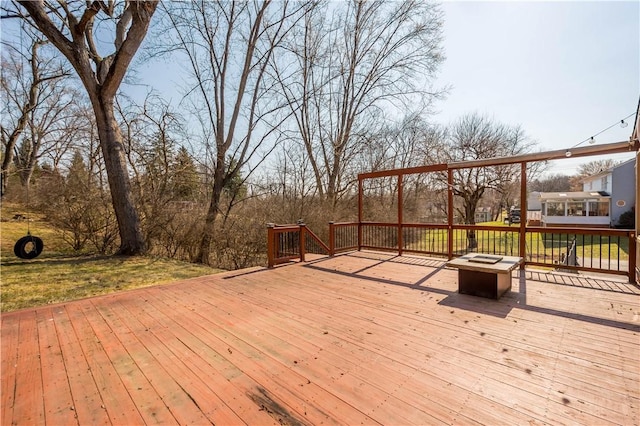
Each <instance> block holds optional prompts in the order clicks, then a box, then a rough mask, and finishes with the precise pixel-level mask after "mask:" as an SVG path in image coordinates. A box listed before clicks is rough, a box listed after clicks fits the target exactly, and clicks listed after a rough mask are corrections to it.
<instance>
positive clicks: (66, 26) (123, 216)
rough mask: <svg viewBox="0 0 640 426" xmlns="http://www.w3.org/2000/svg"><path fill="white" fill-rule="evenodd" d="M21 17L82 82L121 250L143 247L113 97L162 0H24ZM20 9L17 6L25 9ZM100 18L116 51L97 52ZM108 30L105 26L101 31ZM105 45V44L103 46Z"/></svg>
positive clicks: (139, 250)
mask: <svg viewBox="0 0 640 426" xmlns="http://www.w3.org/2000/svg"><path fill="white" fill-rule="evenodd" d="M18 3H19V4H20V5H21V7H22V8H23V9H24V10H25V11H26V12H27V14H25V15H23V18H24V19H25V20H27V22H30V23H32V24H33V25H34V26H35V27H37V28H38V29H39V30H40V31H41V32H42V33H43V34H44V36H45V37H46V38H47V39H48V40H49V41H50V42H51V43H52V44H53V45H54V46H55V47H56V48H57V49H58V50H59V51H60V52H61V53H62V54H63V55H64V56H65V57H66V58H67V60H68V61H69V63H71V65H72V66H73V68H74V69H75V70H76V72H77V74H78V76H79V77H80V80H81V81H82V84H83V85H84V87H85V89H86V91H87V94H88V96H89V99H90V101H91V105H92V106H93V111H94V113H95V116H96V126H97V128H98V136H99V139H100V145H101V148H102V154H103V158H104V161H105V165H106V170H107V176H108V181H109V188H110V191H111V197H112V201H113V206H114V210H115V212H116V217H117V220H118V228H119V233H120V249H119V251H118V253H119V254H127V255H135V254H141V253H144V251H145V242H144V237H143V234H142V231H141V227H140V218H139V215H138V212H137V210H136V208H135V205H134V201H133V197H132V192H131V184H130V181H129V175H128V172H127V163H126V158H125V155H124V146H123V143H122V134H121V130H120V127H119V126H118V122H117V121H116V117H115V114H114V99H115V97H116V93H117V90H118V88H119V87H120V83H121V82H122V80H123V78H124V76H125V73H126V72H127V69H128V67H129V64H130V63H131V61H132V59H133V57H134V55H135V53H136V51H137V50H138V48H139V47H140V44H141V43H142V40H143V39H144V37H145V35H146V33H147V29H148V27H149V23H150V21H151V17H152V16H153V14H154V12H155V9H156V7H157V5H158V0H149V1H125V2H121V3H118V4H116V2H115V0H109V1H107V2H105V1H97V0H96V1H92V2H75V1H74V2H66V1H64V0H58V1H57V4H54V3H53V2H45V1H43V0H39V1H31V0H20V1H18ZM21 11H22V9H19V8H17V12H18V13H21ZM97 17H100V18H102V17H106V18H107V19H105V20H102V21H100V22H101V24H103V28H106V27H107V26H108V25H112V27H111V28H110V30H111V31H112V32H113V34H114V39H113V52H112V53H111V54H108V55H103V54H101V53H100V52H99V49H98V45H99V43H97V42H96V38H95V34H94V24H95V22H96V18H97ZM105 34H107V31H101V36H103V37H104V35H105ZM101 47H102V45H101Z"/></svg>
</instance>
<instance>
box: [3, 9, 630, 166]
mask: <svg viewBox="0 0 640 426" xmlns="http://www.w3.org/2000/svg"><path fill="white" fill-rule="evenodd" d="M336 1H340V0H336ZM442 11H443V12H444V41H443V48H444V51H445V55H446V60H445V61H444V62H443V64H442V66H441V70H440V72H439V74H438V78H437V80H436V81H435V82H433V84H434V85H435V87H445V86H449V87H450V88H451V89H450V91H449V94H448V96H447V97H446V98H445V99H443V100H441V101H438V102H437V103H436V104H435V109H436V111H437V114H436V115H435V116H434V117H433V118H432V120H433V121H435V122H438V123H441V124H447V123H449V122H451V121H453V120H455V119H457V118H459V117H461V116H462V115H464V114H467V113H474V112H477V113H480V114H484V115H487V116H489V117H491V118H493V119H495V120H496V121H499V122H501V123H504V124H508V125H519V126H521V127H522V129H523V130H524V131H525V133H526V134H527V135H528V136H529V138H530V139H531V140H533V141H536V142H537V146H536V147H535V148H534V150H535V151H549V150H558V149H568V148H571V147H574V146H575V145H577V144H580V143H581V142H583V141H585V140H586V139H588V138H590V137H591V136H593V135H595V134H597V133H600V132H601V131H602V130H603V129H606V128H607V127H610V126H612V125H613V127H612V128H611V129H610V130H608V131H606V132H604V133H602V134H600V135H598V136H596V138H595V139H596V143H597V144H604V143H612V142H620V141H625V140H628V139H629V136H630V135H631V132H632V130H633V121H634V118H635V112H636V110H637V107H638V100H639V97H640V1H639V0H635V1H625V2H616V1H565V2H558V1H533V2H531V1H530V2H524V1H466V2H463V1H444V2H443V3H442ZM3 33H4V29H3ZM140 56H141V55H139V57H138V58H137V59H136V61H135V72H134V73H135V75H136V76H137V79H138V81H144V83H151V87H149V86H146V87H145V85H144V84H143V85H126V84H125V85H123V87H122V89H123V90H124V91H127V92H131V94H133V93H134V92H138V93H139V94H140V95H141V97H144V94H145V93H147V92H148V91H149V90H150V89H151V88H153V89H155V90H156V91H158V92H159V93H161V94H162V96H163V97H165V99H167V98H168V99H171V100H172V103H176V102H179V99H180V95H179V92H178V90H177V89H176V85H178V84H180V83H181V80H182V78H181V77H180V75H179V74H180V71H179V66H177V64H174V63H171V62H168V63H167V62H165V63H163V64H161V67H162V70H163V71H162V72H158V63H157V62H153V61H152V62H149V61H143V60H142V59H141V58H140ZM134 97H135V95H134ZM630 115H631V117H629V118H627V119H626V121H628V122H629V125H628V126H627V127H626V128H621V127H620V126H618V125H615V124H616V123H619V122H620V120H621V119H623V118H625V117H628V116H630ZM586 145H587V143H586V142H585V143H583V144H582V145H581V146H586ZM600 158H601V157H583V158H570V159H567V160H560V161H554V162H551V164H550V168H549V171H548V173H563V174H568V175H571V174H575V173H576V171H577V168H578V166H579V165H580V164H582V163H585V162H588V161H592V160H596V159H600ZM610 158H613V159H614V160H626V159H629V158H632V154H618V155H615V156H610Z"/></svg>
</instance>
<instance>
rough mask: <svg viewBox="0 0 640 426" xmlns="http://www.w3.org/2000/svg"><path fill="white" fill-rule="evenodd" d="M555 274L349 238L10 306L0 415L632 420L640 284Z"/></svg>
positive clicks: (638, 371) (639, 354) (638, 382)
mask: <svg viewBox="0 0 640 426" xmlns="http://www.w3.org/2000/svg"><path fill="white" fill-rule="evenodd" d="M548 275H549V274H541V273H539V272H531V271H526V272H525V273H524V274H523V276H522V278H520V277H519V276H518V273H516V274H514V279H513V281H514V288H513V289H512V291H511V292H508V293H507V294H505V296H503V297H502V298H501V299H500V300H499V301H495V300H489V299H483V298H478V297H474V296H466V295H459V294H458V293H457V281H456V280H457V272H456V271H455V270H453V269H447V268H445V267H444V262H442V261H439V260H432V259H425V258H420V257H412V256H394V255H389V254H381V253H373V252H356V253H351V254H346V255H341V256H336V257H334V258H330V259H319V260H315V261H312V262H308V263H305V264H291V265H284V266H280V267H278V268H275V269H272V270H267V269H262V268H253V269H250V270H243V271H235V272H229V273H224V274H219V275H213V276H208V277H200V278H194V279H190V280H185V281H182V282H179V283H174V284H170V285H164V286H155V287H149V288H145V289H139V290H134V291H128V292H122V293H117V294H112V295H107V296H101V297H96V298H91V299H85V300H79V301H75V302H69V303H65V304H60V305H52V306H47V307H42V308H36V309H28V310H22V311H17V312H10V313H4V314H2V351H1V352H2V360H1V363H2V364H1V365H2V386H1V389H2V396H1V398H2V400H1V402H2V424H3V425H10V424H13V423H16V424H24V423H28V424H44V423H49V424H206V423H214V424H251V425H253V424H434V425H435V424H470V425H473V424H478V425H493V424H525V423H528V424H578V423H579V424H610V425H628V424H638V423H639V422H640V321H639V317H640V295H639V294H640V292H638V291H637V288H636V287H635V286H633V285H630V284H627V283H624V282H621V281H615V280H614V281H610V282H609V281H607V280H605V279H603V278H598V279H590V278H582V277H577V278H576V277H564V276H560V277H557V276H552V277H551V278H550V279H545V280H542V279H543V278H545V277H547V276H548ZM549 281H552V282H549Z"/></svg>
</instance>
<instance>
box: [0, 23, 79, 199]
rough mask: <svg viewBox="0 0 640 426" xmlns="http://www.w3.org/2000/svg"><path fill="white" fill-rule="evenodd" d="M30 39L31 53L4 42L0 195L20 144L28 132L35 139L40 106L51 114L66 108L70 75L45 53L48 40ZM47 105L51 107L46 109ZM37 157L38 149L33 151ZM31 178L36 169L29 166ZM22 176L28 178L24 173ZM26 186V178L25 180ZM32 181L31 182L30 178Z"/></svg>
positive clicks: (3, 191)
mask: <svg viewBox="0 0 640 426" xmlns="http://www.w3.org/2000/svg"><path fill="white" fill-rule="evenodd" d="M25 35H26V36H27V38H28V39H29V40H30V49H29V51H28V52H22V51H20V50H19V47H17V46H13V45H11V44H10V43H8V42H3V46H4V47H5V49H3V55H2V77H1V78H0V83H1V84H0V90H1V94H2V98H3V99H4V102H2V123H1V124H0V138H1V140H2V148H3V159H2V178H1V180H2V185H1V187H0V196H4V195H5V193H6V190H7V184H8V178H9V168H10V167H11V164H12V163H13V162H14V158H15V151H16V149H17V148H18V147H17V144H18V141H19V140H20V138H21V136H22V135H23V132H24V131H25V129H31V130H32V132H31V133H32V134H31V135H30V140H34V135H33V130H34V126H35V127H38V126H36V123H35V121H34V118H35V117H36V116H42V114H37V113H36V109H37V108H38V107H43V106H44V107H45V108H46V109H48V110H49V112H53V111H56V112H57V113H59V112H61V110H62V108H63V107H64V105H61V104H59V102H58V101H60V102H63V103H64V100H62V96H61V93H62V92H63V91H64V85H62V84H60V80H61V79H63V78H65V77H67V76H68V75H69V72H68V71H67V70H65V69H64V68H63V67H62V66H61V64H60V63H59V62H58V61H56V60H55V59H54V58H51V57H48V56H46V55H43V54H41V50H42V47H43V46H44V45H46V44H47V41H45V40H42V39H39V38H37V37H36V36H33V35H32V34H28V33H25ZM44 104H47V105H46V106H45V105H44ZM32 152H33V154H34V159H35V153H36V152H37V150H33V151H32ZM28 170H29V173H28V174H27V176H30V175H31V172H32V171H33V167H29V169H28ZM21 174H22V175H24V173H22V171H21ZM22 181H23V183H24V182H25V179H24V178H23V179H22ZM26 182H28V179H26Z"/></svg>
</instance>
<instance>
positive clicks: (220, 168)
mask: <svg viewBox="0 0 640 426" xmlns="http://www.w3.org/2000/svg"><path fill="white" fill-rule="evenodd" d="M221 158H224V157H221V156H220V155H219V156H218V159H217V165H216V170H215V172H214V178H213V194H212V195H211V202H210V203H209V210H208V211H207V218H206V219H205V222H204V229H203V232H202V239H201V240H200V247H199V248H198V254H197V255H196V258H195V259H194V262H196V263H202V264H205V265H209V264H210V259H209V256H210V255H211V243H212V242H213V236H214V233H215V225H216V219H217V218H218V213H219V212H220V198H221V197H222V190H223V188H224V172H225V171H224V161H223V160H222V159H221Z"/></svg>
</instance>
